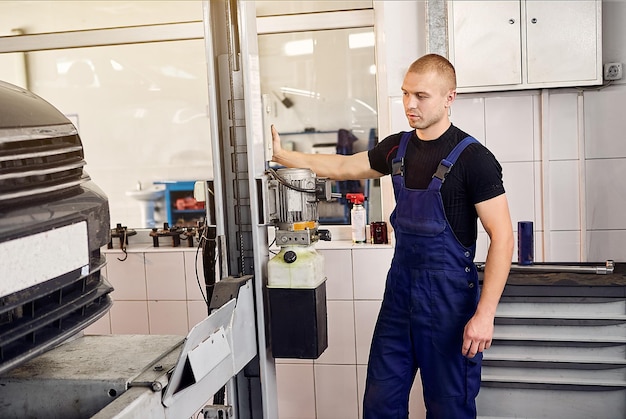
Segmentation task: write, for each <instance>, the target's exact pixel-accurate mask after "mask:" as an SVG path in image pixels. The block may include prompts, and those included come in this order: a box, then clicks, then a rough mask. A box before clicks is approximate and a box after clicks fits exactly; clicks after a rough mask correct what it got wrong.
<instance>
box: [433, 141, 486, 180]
mask: <svg viewBox="0 0 626 419" xmlns="http://www.w3.org/2000/svg"><path fill="white" fill-rule="evenodd" d="M477 142H478V140H476V139H475V138H474V137H472V136H467V137H465V138H464V139H463V141H461V142H460V143H458V144H457V145H456V147H454V148H453V149H452V151H451V152H450V154H448V156H447V157H446V158H445V159H443V160H441V163H439V166H438V167H437V171H436V172H435V174H434V175H433V179H432V180H431V181H430V185H428V189H437V190H439V188H441V185H442V184H443V182H444V181H445V180H446V176H448V173H450V170H452V166H454V163H456V161H457V159H458V158H459V156H460V155H461V153H462V152H463V150H465V148H466V147H467V146H468V145H470V144H472V143H477Z"/></svg>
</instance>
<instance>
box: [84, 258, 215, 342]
mask: <svg viewBox="0 0 626 419" xmlns="http://www.w3.org/2000/svg"><path fill="white" fill-rule="evenodd" d="M195 255H196V253H195V250H194V249H184V248H181V250H178V251H172V250H171V249H169V250H168V251H152V252H150V251H149V252H129V253H128V254H127V257H126V259H124V254H123V253H122V252H121V251H118V250H107V254H106V257H107V266H106V267H105V274H106V277H107V280H108V281H109V283H110V284H111V285H112V286H113V288H114V289H115V290H114V291H113V293H112V294H111V297H112V298H113V301H114V304H113V307H112V308H111V310H110V311H109V313H107V314H106V315H105V316H104V317H103V318H101V319H100V320H98V321H97V322H96V323H94V324H93V325H91V326H90V327H88V328H87V329H86V330H85V333H87V334H110V333H113V334H164V335H180V336H185V335H187V332H189V330H190V329H191V328H192V327H193V326H194V325H196V324H197V323H198V322H199V321H200V320H202V319H204V318H205V317H206V316H207V306H206V303H205V302H204V297H203V292H204V291H201V290H200V287H199V285H198V280H197V279H196V271H195V268H194V265H195V264H196V259H195ZM197 263H198V264H199V265H200V263H201V262H200V261H198V262H197ZM200 266H201V265H200ZM198 276H199V280H200V283H201V284H204V274H203V272H202V269H201V268H200V269H199V270H198Z"/></svg>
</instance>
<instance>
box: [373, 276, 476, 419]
mask: <svg viewBox="0 0 626 419" xmlns="http://www.w3.org/2000/svg"><path fill="white" fill-rule="evenodd" d="M393 271H394V270H393V269H392V272H393ZM392 272H390V277H389V278H388V281H387V282H388V283H387V289H386V291H385V298H384V300H383V305H382V307H381V311H380V314H379V318H378V321H377V324H376V329H375V331H374V337H373V338H372V347H371V351H370V359H369V363H368V373H367V384H366V390H365V397H364V403H363V407H364V409H363V412H364V413H363V418H364V419H378V418H380V419H393V418H402V419H405V418H407V417H408V400H409V393H410V390H411V387H412V384H413V380H414V378H415V373H416V371H417V369H418V368H420V374H421V379H422V385H423V388H424V400H425V404H426V409H427V418H428V419H471V418H475V417H476V406H475V397H476V395H477V393H478V389H479V387H480V365H481V359H482V355H481V354H480V355H478V356H477V357H475V358H474V359H471V360H468V359H467V358H465V357H464V356H463V355H462V354H461V339H462V333H463V327H464V325H465V322H466V321H467V314H466V311H467V308H468V307H467V306H465V308H463V307H464V304H463V303H462V302H460V301H459V302H456V301H454V299H453V298H452V301H451V300H450V297H449V295H448V294H449V292H445V293H444V291H446V289H439V290H438V287H439V286H440V285H442V284H443V283H444V282H443V281H441V280H442V279H443V278H437V275H433V274H432V273H431V274H429V276H432V277H435V279H436V282H434V283H431V282H430V281H429V280H428V279H426V280H424V279H423V278H422V280H416V279H415V278H408V280H407V278H403V276H404V275H401V274H400V275H398V273H397V271H396V273H395V275H393V274H392ZM395 290H397V292H396V291H395ZM424 294H428V295H424ZM442 294H446V295H445V297H444V299H445V301H439V296H440V295H442ZM425 297H428V298H425ZM433 302H434V304H433ZM451 303H452V305H453V306H459V307H460V310H458V311H457V310H450V304H451ZM470 307H471V302H470ZM444 312H446V314H445V315H444Z"/></svg>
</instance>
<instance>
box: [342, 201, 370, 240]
mask: <svg viewBox="0 0 626 419" xmlns="http://www.w3.org/2000/svg"><path fill="white" fill-rule="evenodd" d="M346 199H347V200H348V201H350V202H352V204H353V205H352V210H350V225H351V227H352V242H353V243H365V241H366V234H365V224H366V218H367V214H366V212H365V208H364V207H363V201H365V197H364V196H363V194H362V193H349V194H346Z"/></svg>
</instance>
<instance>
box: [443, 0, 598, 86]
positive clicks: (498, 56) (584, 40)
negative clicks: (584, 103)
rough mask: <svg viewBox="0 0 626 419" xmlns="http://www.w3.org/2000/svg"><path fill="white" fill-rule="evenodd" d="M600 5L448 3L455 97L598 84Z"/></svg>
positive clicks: (585, 1)
mask: <svg viewBox="0 0 626 419" xmlns="http://www.w3.org/2000/svg"><path fill="white" fill-rule="evenodd" d="M601 22H602V2H601V1H600V0H579V1H557V0H551V1H547V0H532V1H526V0H521V1H510V0H507V1H459V0H455V1H449V2H448V41H449V44H448V46H449V58H450V61H451V62H452V63H453V64H454V65H455V67H456V71H457V83H458V91H459V92H472V91H498V90H517V89H536V88H548V87H565V86H583V85H595V84H601V83H602V37H601V33H602V31H601Z"/></svg>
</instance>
